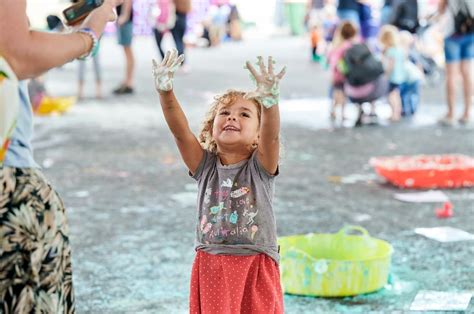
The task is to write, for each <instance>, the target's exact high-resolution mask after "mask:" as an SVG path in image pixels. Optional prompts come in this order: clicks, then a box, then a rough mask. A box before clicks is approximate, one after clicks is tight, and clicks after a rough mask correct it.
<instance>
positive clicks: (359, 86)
mask: <svg viewBox="0 0 474 314" xmlns="http://www.w3.org/2000/svg"><path fill="white" fill-rule="evenodd" d="M344 64H345V67H346V69H345V76H346V82H345V83H344V93H345V94H346V96H347V97H348V98H349V100H350V101H351V102H352V103H355V104H357V105H358V106H359V114H358V117H357V120H356V122H355V125H354V126H356V127H358V126H362V125H364V124H376V123H377V115H376V113H375V106H374V102H375V101H376V100H378V99H379V98H381V97H382V96H384V95H386V93H387V91H388V81H387V79H386V78H385V77H384V69H383V65H382V63H381V62H380V61H379V60H377V59H376V58H375V57H374V55H373V54H372V52H371V51H370V50H369V48H368V47H367V46H366V45H365V44H356V45H353V46H352V47H351V48H350V49H348V50H347V51H346V53H345V55H344ZM365 103H370V104H371V106H372V108H371V112H370V114H369V115H367V114H366V113H365V111H364V107H363V105H364V104H365Z"/></svg>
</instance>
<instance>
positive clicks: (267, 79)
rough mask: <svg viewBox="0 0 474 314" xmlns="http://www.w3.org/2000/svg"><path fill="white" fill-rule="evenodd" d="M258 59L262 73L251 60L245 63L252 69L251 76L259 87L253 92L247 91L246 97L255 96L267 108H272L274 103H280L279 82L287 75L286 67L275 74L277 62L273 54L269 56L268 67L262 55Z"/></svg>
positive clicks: (246, 66)
mask: <svg viewBox="0 0 474 314" xmlns="http://www.w3.org/2000/svg"><path fill="white" fill-rule="evenodd" d="M257 59H258V62H257V65H258V66H259V68H260V74H259V73H258V72H257V71H256V70H255V68H254V67H253V66H252V64H251V63H250V62H249V61H247V62H246V63H245V68H247V69H248V70H249V71H250V74H251V78H252V80H254V81H255V83H256V85H257V89H256V90H255V91H253V92H249V93H247V94H246V95H245V98H247V99H250V98H255V99H257V100H258V101H260V103H261V104H262V105H264V106H265V107H266V108H270V107H272V106H273V105H276V104H278V98H279V96H280V87H279V82H280V80H281V79H282V78H283V76H284V75H285V71H286V67H283V69H282V70H281V71H280V72H279V73H278V74H276V75H275V74H274V72H273V65H274V64H275V61H273V58H272V57H271V56H270V57H268V69H267V68H266V67H265V64H264V63H263V58H262V57H261V56H258V57H257Z"/></svg>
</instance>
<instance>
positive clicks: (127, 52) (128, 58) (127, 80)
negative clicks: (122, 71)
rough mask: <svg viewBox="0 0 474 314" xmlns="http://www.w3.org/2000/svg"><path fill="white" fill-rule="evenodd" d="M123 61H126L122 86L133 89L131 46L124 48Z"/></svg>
mask: <svg viewBox="0 0 474 314" xmlns="http://www.w3.org/2000/svg"><path fill="white" fill-rule="evenodd" d="M123 48H124V52H125V61H126V66H127V68H126V75H125V82H124V85H125V86H128V87H133V70H134V68H135V58H134V56H133V50H132V47H131V46H125V47H123Z"/></svg>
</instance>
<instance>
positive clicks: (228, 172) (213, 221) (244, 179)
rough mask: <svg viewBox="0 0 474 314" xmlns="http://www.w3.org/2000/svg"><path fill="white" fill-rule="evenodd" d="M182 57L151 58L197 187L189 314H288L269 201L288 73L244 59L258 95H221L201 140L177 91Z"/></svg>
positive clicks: (172, 127)
mask: <svg viewBox="0 0 474 314" xmlns="http://www.w3.org/2000/svg"><path fill="white" fill-rule="evenodd" d="M183 60H184V56H183V55H181V56H179V57H178V53H177V51H176V50H174V51H173V52H171V53H170V52H169V51H168V52H167V53H166V55H165V58H164V59H163V61H162V62H161V64H160V65H158V64H157V63H156V61H154V60H153V74H154V77H155V86H156V89H157V91H158V92H159V95H160V102H161V107H162V110H163V114H164V116H165V119H166V122H167V124H168V126H169V128H170V130H171V132H172V133H173V135H174V138H175V141H176V144H177V146H178V149H179V151H180V153H181V157H182V158H183V161H184V163H185V164H186V166H187V168H188V169H189V172H190V175H191V176H192V177H193V178H194V179H195V180H197V182H198V189H199V192H198V206H197V217H196V229H195V230H196V257H195V260H194V264H193V270H192V274H191V289H190V290H191V291H190V313H283V296H282V291H281V286H280V272H279V268H278V261H279V254H278V245H277V235H276V223H275V218H274V213H273V209H272V199H273V189H274V180H275V177H276V176H277V175H278V162H279V150H280V144H279V132H280V113H279V109H278V97H279V81H280V80H281V78H282V77H283V75H284V73H285V72H284V69H283V70H282V71H281V72H280V73H279V74H275V73H274V71H273V60H272V58H271V57H269V59H268V68H267V67H265V65H264V63H263V60H262V58H261V57H259V59H258V65H259V68H260V73H258V72H257V71H256V70H255V69H254V68H253V66H252V65H251V64H250V63H249V62H247V64H246V67H247V69H248V70H249V71H250V73H251V75H252V77H253V78H254V80H255V82H256V85H257V89H256V91H254V92H250V93H245V92H240V91H228V92H226V93H225V94H223V95H220V96H217V97H216V98H215V102H214V103H213V105H212V107H211V108H210V111H209V112H208V114H207V117H206V119H205V121H204V125H203V128H202V131H201V133H200V135H199V139H198V138H196V136H195V135H194V134H193V133H192V132H191V130H190V128H189V125H188V122H187V119H186V116H185V114H184V113H183V111H182V109H181V107H180V105H179V103H178V101H177V99H176V97H175V95H174V93H173V75H174V72H175V71H176V70H177V69H178V67H179V66H180V64H181V63H182V62H183Z"/></svg>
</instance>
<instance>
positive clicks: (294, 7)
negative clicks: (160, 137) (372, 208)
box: [31, 0, 474, 126]
mask: <svg viewBox="0 0 474 314" xmlns="http://www.w3.org/2000/svg"><path fill="white" fill-rule="evenodd" d="M72 2H75V1H72ZM267 2H268V3H269V1H267ZM138 3H139V4H140V5H138ZM142 4H145V6H143V5H142ZM273 5H274V6H273V7H271V9H272V10H274V11H275V12H274V16H275V21H274V22H275V25H278V24H279V23H278V21H276V20H278V17H279V15H285V19H286V25H287V26H289V28H290V32H291V33H292V34H293V35H301V34H306V33H308V34H309V37H310V45H311V55H310V56H311V57H310V58H311V60H312V61H314V62H316V63H319V64H321V65H322V67H323V68H324V69H327V70H328V71H330V73H331V76H332V83H331V87H330V95H331V99H332V108H331V110H330V118H331V119H332V120H342V121H343V120H345V119H346V115H345V104H346V103H348V102H351V103H355V104H358V106H359V115H358V118H357V120H356V123H355V125H356V126H361V125H364V124H367V123H369V124H370V123H378V116H377V110H376V107H377V102H378V101H379V100H386V101H387V102H388V103H389V105H390V108H391V110H392V113H391V116H390V121H391V122H397V121H399V120H400V119H402V118H403V117H409V116H412V115H414V114H415V113H416V112H417V109H418V107H419V105H420V101H421V95H420V90H422V89H421V86H423V85H428V86H438V85H439V84H440V83H443V82H445V83H446V95H447V97H446V104H447V112H446V114H445V115H444V116H442V117H440V118H439V122H440V123H442V124H444V125H453V124H455V123H460V124H467V123H468V122H469V120H470V108H471V106H472V104H471V103H472V79H471V72H472V71H471V60H472V59H473V58H474V19H473V16H474V1H469V0H426V1H425V0H424V1H417V0H372V1H370V0H278V1H275V2H274V3H273ZM301 8H303V9H302V10H301ZM241 9H242V11H243V12H244V13H245V14H246V15H248V13H249V12H247V11H248V10H249V8H248V7H247V8H246V7H245V5H243V3H241V2H239V1H229V0H205V1H204V0H148V1H137V0H135V1H134V0H126V1H125V2H124V4H122V5H121V6H119V7H118V9H117V13H118V14H119V18H118V20H117V22H116V24H115V25H116V26H115V28H116V33H117V35H118V43H119V45H120V46H121V47H122V48H123V52H124V64H125V65H124V70H125V71H124V72H125V73H124V78H123V80H122V81H121V82H119V84H118V86H117V88H116V89H114V90H113V93H114V94H115V95H126V94H133V93H134V85H135V84H134V69H135V56H134V54H133V50H132V41H133V40H132V39H133V36H134V34H136V33H137V32H141V31H142V30H138V29H137V25H141V24H143V23H142V22H143V21H142V20H145V22H146V25H148V29H150V30H151V33H152V34H153V37H154V39H155V41H156V46H157V51H158V52H159V55H160V56H161V57H162V58H163V57H164V54H165V48H166V47H163V46H164V44H163V42H164V41H163V39H164V38H165V36H169V37H172V40H173V41H174V44H175V46H176V48H177V50H178V52H179V54H185V48H186V46H198V47H216V46H218V45H220V44H221V43H223V42H227V41H240V40H242V38H243V35H242V34H243V32H244V30H245V28H247V27H248V25H250V24H251V23H252V22H249V21H246V20H244V19H242V15H241ZM244 9H246V10H244ZM251 9H252V10H257V8H251ZM269 9H270V8H269ZM301 12H303V15H302V14H301ZM279 13H280V14H279ZM284 13H285V14H284ZM134 16H135V18H134ZM138 20H140V21H138ZM190 21H191V22H190ZM47 22H48V28H49V29H50V30H51V31H53V32H61V31H63V29H64V28H63V26H62V23H61V20H60V19H59V18H58V17H57V16H48V18H47ZM140 23H141V24H140ZM280 24H281V23H280ZM283 24H285V23H283ZM134 27H135V31H134ZM299 27H300V29H299ZM99 56H100V54H99V53H97V54H95V56H94V58H93V66H94V74H95V90H96V93H95V94H96V98H98V99H100V98H102V94H103V93H102V75H101V73H102V71H101V66H100V62H99ZM85 67H86V63H85V62H84V61H78V68H79V69H78V92H77V96H78V98H79V99H81V98H83V96H84V85H85ZM179 71H180V72H183V73H186V72H188V71H189V65H188V64H187V62H185V63H184V64H183V65H182V67H181V68H180V70H179ZM459 78H461V80H460V81H459V82H461V84H458V80H459ZM457 86H460V87H461V89H462V91H463V93H462V94H463V100H464V110H463V113H462V114H461V115H459V116H456V113H455V103H456V99H457V97H456V87H457ZM31 87H32V88H31V91H32V95H31V98H32V99H34V101H33V103H34V106H35V108H39V107H40V103H41V100H42V97H41V95H47V93H46V90H45V89H44V85H43V84H42V79H41V78H39V79H38V80H33V81H32V83H31ZM38 91H40V92H38ZM38 94H39V95H40V96H38ZM49 100H50V99H49ZM366 107H369V109H370V110H369V111H366V110H365V109H367V108H366Z"/></svg>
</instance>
